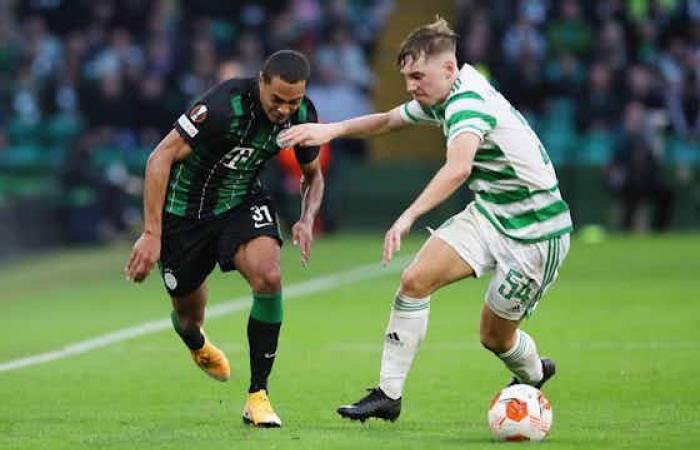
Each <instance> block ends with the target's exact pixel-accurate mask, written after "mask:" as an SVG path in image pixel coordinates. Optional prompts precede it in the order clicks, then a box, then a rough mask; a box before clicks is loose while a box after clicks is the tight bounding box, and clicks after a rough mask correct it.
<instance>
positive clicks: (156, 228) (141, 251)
mask: <svg viewBox="0 0 700 450" xmlns="http://www.w3.org/2000/svg"><path fill="white" fill-rule="evenodd" d="M191 152H192V148H191V147H190V146H189V144H188V143H187V142H185V140H184V139H183V138H182V137H181V136H180V135H179V134H178V132H177V131H175V130H172V131H171V132H170V133H168V134H167V135H166V136H165V137H164V138H163V140H162V141H160V143H159V144H158V146H157V147H156V148H155V150H153V152H152V153H151V156H149V158H148V163H147V164H146V178H145V183H144V193H143V211H144V222H145V223H144V231H143V233H142V234H141V236H140V237H139V238H138V240H137V241H136V243H135V244H134V248H133V250H132V251H131V256H130V257H129V261H128V262H127V264H126V269H125V271H126V279H127V280H129V281H134V282H136V283H140V282H142V281H143V280H144V279H146V277H147V276H148V273H149V272H150V271H151V269H152V268H153V265H154V264H155V263H156V262H158V259H159V258H160V238H161V225H162V218H163V204H164V202H165V193H166V191H167V187H168V179H169V178H170V168H171V167H172V166H173V164H174V163H175V162H176V161H180V160H182V159H184V158H186V157H187V156H188V155H189V154H190V153H191Z"/></svg>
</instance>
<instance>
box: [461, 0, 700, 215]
mask: <svg viewBox="0 0 700 450" xmlns="http://www.w3.org/2000/svg"><path fill="white" fill-rule="evenodd" d="M457 3H458V5H459V8H458V10H459V12H460V17H459V20H458V22H459V24H460V25H459V27H458V28H459V31H460V34H461V40H460V45H459V50H460V54H461V58H462V59H463V60H466V61H468V62H470V63H471V64H474V65H477V66H478V67H479V68H480V69H481V70H482V71H483V72H484V73H486V74H487V75H488V76H490V77H491V79H492V80H493V81H494V82H495V84H496V85H497V87H498V89H499V90H501V92H503V93H504V94H505V95H506V97H508V98H509V99H510V100H511V102H512V103H513V104H515V105H516V106H517V107H518V108H519V109H520V110H521V111H522V112H523V113H524V114H525V115H526V116H527V117H528V120H529V121H530V123H531V124H532V125H533V126H534V128H535V129H536V130H537V131H538V134H539V135H540V137H541V138H542V140H543V141H544V143H545V145H546V147H547V149H548V151H549V152H550V156H551V157H552V159H553V160H554V161H555V162H556V163H559V165H561V164H579V165H598V166H602V167H604V168H605V180H606V182H607V183H608V185H609V187H610V188H611V189H612V190H614V191H615V192H617V193H619V195H620V196H621V198H622V200H623V212H622V216H623V219H622V221H623V227H624V228H631V227H632V226H633V222H634V218H635V216H636V215H637V212H638V210H639V206H640V204H641V203H642V201H643V200H650V201H651V202H652V203H653V205H654V209H655V214H654V218H653V221H652V222H653V223H652V225H653V226H654V228H656V229H665V228H666V227H667V226H668V223H669V219H670V210H671V202H672V194H671V191H670V189H669V187H668V184H667V182H666V181H665V180H664V178H663V172H664V171H663V168H664V167H665V166H669V165H676V166H684V167H687V166H690V165H697V164H698V163H700V144H699V143H700V1H698V0H598V1H581V0H491V1H480V0H458V2H457Z"/></svg>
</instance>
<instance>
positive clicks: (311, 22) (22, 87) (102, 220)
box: [0, 0, 393, 241]
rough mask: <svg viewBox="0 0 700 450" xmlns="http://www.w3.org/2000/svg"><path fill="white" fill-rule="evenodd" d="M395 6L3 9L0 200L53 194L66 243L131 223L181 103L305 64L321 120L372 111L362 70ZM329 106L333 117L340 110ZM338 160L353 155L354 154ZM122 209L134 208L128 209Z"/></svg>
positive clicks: (39, 3)
mask: <svg viewBox="0 0 700 450" xmlns="http://www.w3.org/2000/svg"><path fill="white" fill-rule="evenodd" d="M392 8H393V1H392V0H360V1H357V0H353V1H346V0H328V1H321V0H287V1H274V0H267V1H236V2H232V1H226V2H201V1H196V0H180V1H176V0H119V1H117V0H17V1H13V0H9V1H8V0H0V171H1V172H2V173H3V174H4V176H2V177H0V198H2V197H3V194H4V195H14V194H17V193H21V192H22V191H26V190H29V191H50V192H54V193H56V194H58V195H57V196H58V197H60V202H61V203H63V206H64V207H62V208H61V211H62V212H63V215H64V217H63V223H65V224H67V230H66V233H67V238H68V240H70V241H94V240H98V239H100V238H101V237H102V236H104V235H105V234H107V235H109V234H110V233H114V232H119V231H121V230H123V229H125V228H126V227H128V226H129V222H130V221H137V220H138V216H139V212H138V211H139V207H140V205H139V204H138V203H137V202H136V203H135V202H134V201H133V198H132V197H137V196H138V195H137V194H138V193H139V192H140V189H141V187H140V182H141V176H142V173H143V167H144V164H145V160H146V158H147V157H148V154H149V152H150V151H151V149H152V148H153V147H154V146H155V145H156V144H157V142H158V141H159V140H160V139H161V137H162V136H163V135H164V134H165V133H167V132H168V131H169V130H170V129H171V128H172V123H173V121H174V119H175V118H177V117H178V116H179V114H181V113H182V111H183V109H184V108H185V106H186V104H187V102H188V101H190V100H192V99H193V98H194V97H195V96H197V95H199V94H200V93H202V92H203V91H204V90H206V89H207V88H208V87H210V86H212V85H214V84H215V83H217V82H218V81H220V80H223V79H227V78H231V77H249V76H257V74H258V71H259V69H260V67H261V65H262V62H263V61H264V59H265V57H266V55H268V54H269V53H271V52H273V51H275V50H278V49H280V48H296V49H299V50H301V51H303V52H304V53H306V54H307V55H309V56H310V57H311V58H312V64H313V68H314V70H313V79H312V80H311V82H310V86H309V90H308V91H309V95H310V96H311V97H312V98H313V100H314V102H315V104H316V106H317V109H318V113H319V117H320V120H323V121H333V120H339V119H344V118H347V117H351V116H355V115H358V114H364V113H367V112H369V111H370V108H371V106H370V97H369V94H370V89H371V88H372V84H373V83H374V78H373V74H372V72H371V70H370V67H369V65H368V58H369V57H370V56H371V54H372V52H373V50H374V44H375V41H376V36H377V32H378V31H379V30H380V28H381V27H382V26H383V24H384V22H385V21H386V19H387V17H388V15H389V14H390V12H391V10H392ZM337 105H343V107H342V108H338V107H337ZM339 147H340V148H339V149H338V150H339V151H344V152H347V153H349V154H355V155H358V156H359V155H361V154H362V153H363V152H364V148H363V146H362V144H361V142H358V141H349V142H340V143H339ZM130 198H131V200H130Z"/></svg>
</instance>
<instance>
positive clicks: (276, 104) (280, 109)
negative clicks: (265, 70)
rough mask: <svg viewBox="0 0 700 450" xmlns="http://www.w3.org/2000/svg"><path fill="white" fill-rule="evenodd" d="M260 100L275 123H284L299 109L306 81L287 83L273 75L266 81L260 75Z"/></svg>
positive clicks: (268, 116) (269, 117)
mask: <svg viewBox="0 0 700 450" xmlns="http://www.w3.org/2000/svg"><path fill="white" fill-rule="evenodd" d="M258 84H259V86H260V102H261V103H262V106H263V110H264V111H265V114H266V115H267V118H268V119H270V121H271V122H273V123H284V122H286V121H287V120H289V118H290V117H291V116H292V114H294V113H295V112H296V110H297V109H299V105H301V102H302V100H303V99H304V94H305V93H306V81H299V82H297V83H287V82H286V81H284V80H283V79H281V78H280V77H273V78H272V79H271V80H270V82H269V83H266V82H265V80H264V79H263V77H262V76H261V77H260V83H258Z"/></svg>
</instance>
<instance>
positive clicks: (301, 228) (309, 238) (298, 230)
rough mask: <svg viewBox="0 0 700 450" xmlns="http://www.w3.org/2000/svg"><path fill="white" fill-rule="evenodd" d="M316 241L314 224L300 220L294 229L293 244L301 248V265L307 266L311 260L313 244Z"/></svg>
mask: <svg viewBox="0 0 700 450" xmlns="http://www.w3.org/2000/svg"><path fill="white" fill-rule="evenodd" d="M313 240H314V233H313V222H309V221H305V220H300V221H299V222H297V223H295V224H294V226H293V227H292V244H294V245H295V246H298V247H299V252H300V253H301V264H302V265H303V266H304V267H306V264H307V263H308V262H309V258H311V243H312V242H313Z"/></svg>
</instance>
